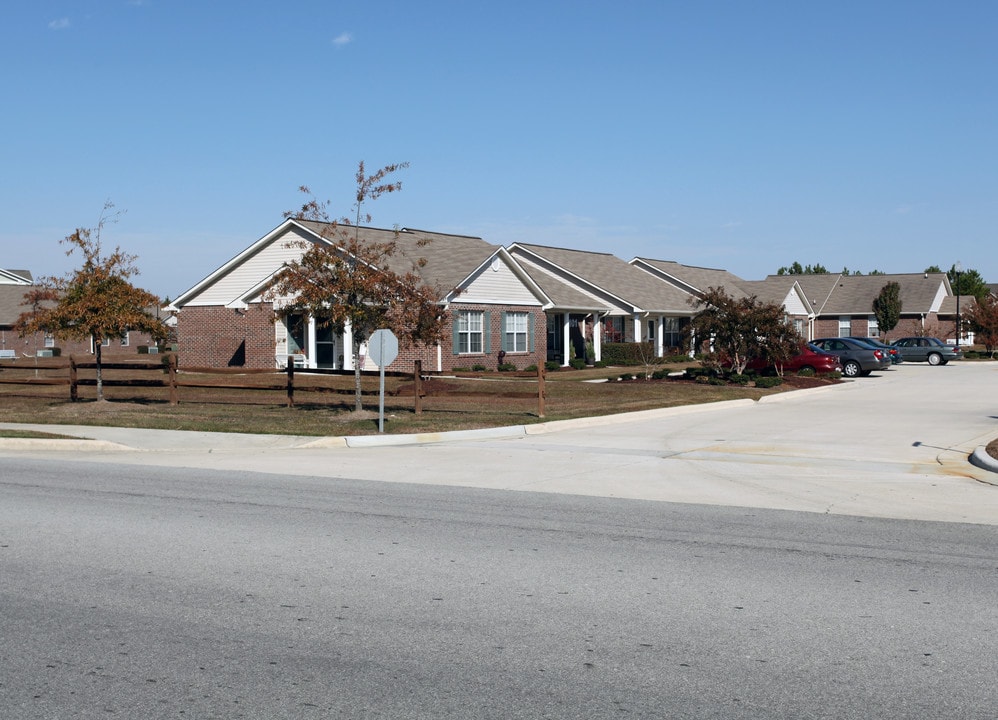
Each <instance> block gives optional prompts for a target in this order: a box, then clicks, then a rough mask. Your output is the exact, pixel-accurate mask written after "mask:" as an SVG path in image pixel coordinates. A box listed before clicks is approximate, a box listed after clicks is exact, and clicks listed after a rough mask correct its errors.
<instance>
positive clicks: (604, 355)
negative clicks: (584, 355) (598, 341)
mask: <svg viewBox="0 0 998 720" xmlns="http://www.w3.org/2000/svg"><path fill="white" fill-rule="evenodd" d="M600 357H601V359H602V360H603V361H604V362H606V364H607V365H625V366H626V365H644V364H645V361H646V360H650V359H653V358H654V359H655V362H658V358H655V347H654V346H653V345H652V344H651V343H647V342H646V343H633V342H628V343H604V344H603V346H602V350H601V353H600Z"/></svg>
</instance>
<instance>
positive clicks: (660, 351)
mask: <svg viewBox="0 0 998 720" xmlns="http://www.w3.org/2000/svg"><path fill="white" fill-rule="evenodd" d="M664 356H665V318H664V317H663V316H661V315H659V316H658V320H656V321H655V357H664Z"/></svg>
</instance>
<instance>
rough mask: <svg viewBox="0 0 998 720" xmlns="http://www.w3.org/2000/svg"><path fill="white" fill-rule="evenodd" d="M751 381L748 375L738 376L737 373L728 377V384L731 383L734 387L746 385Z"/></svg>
mask: <svg viewBox="0 0 998 720" xmlns="http://www.w3.org/2000/svg"><path fill="white" fill-rule="evenodd" d="M751 379H752V378H751V377H749V376H748V375H740V374H738V373H732V374H731V375H729V376H728V382H733V383H734V384H735V385H748V384H749V380H751ZM757 384H758V383H757Z"/></svg>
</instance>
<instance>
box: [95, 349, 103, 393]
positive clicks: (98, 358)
mask: <svg viewBox="0 0 998 720" xmlns="http://www.w3.org/2000/svg"><path fill="white" fill-rule="evenodd" d="M100 352H101V340H99V339H97V338H94V359H95V360H96V363H95V364H96V365H97V399H98V400H103V399H104V379H103V377H102V376H101V367H100V365H101V354H100Z"/></svg>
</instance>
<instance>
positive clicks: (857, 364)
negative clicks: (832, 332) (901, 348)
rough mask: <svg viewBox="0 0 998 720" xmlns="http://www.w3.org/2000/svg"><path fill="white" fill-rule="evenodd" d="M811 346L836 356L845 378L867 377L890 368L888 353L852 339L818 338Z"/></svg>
mask: <svg viewBox="0 0 998 720" xmlns="http://www.w3.org/2000/svg"><path fill="white" fill-rule="evenodd" d="M811 344H812V345H817V346H818V347H819V348H821V349H822V350H824V351H825V352H830V353H833V354H834V355H838V356H839V360H840V361H841V362H842V374H843V375H845V376H846V377H857V376H860V375H869V374H870V373H871V372H873V371H874V370H886V369H887V368H889V367H890V366H891V358H890V354H889V353H886V352H883V351H881V350H878V349H877V348H874V347H871V346H870V345H868V344H866V343H865V342H861V341H859V340H853V339H852V338H846V337H842V338H818V339H817V340H812V341H811Z"/></svg>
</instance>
